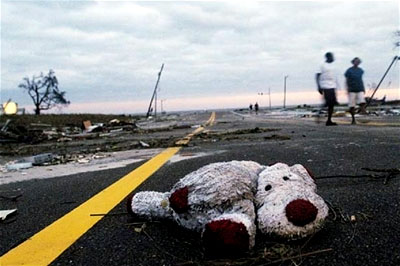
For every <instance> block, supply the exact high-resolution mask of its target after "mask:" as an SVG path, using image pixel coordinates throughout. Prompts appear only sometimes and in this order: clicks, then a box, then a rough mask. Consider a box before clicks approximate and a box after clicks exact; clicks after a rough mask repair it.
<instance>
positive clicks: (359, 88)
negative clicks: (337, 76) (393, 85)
mask: <svg viewBox="0 0 400 266" xmlns="http://www.w3.org/2000/svg"><path fill="white" fill-rule="evenodd" d="M351 63H352V64H353V66H352V67H350V68H349V69H347V71H346V72H345V73H344V76H345V77H346V86H347V91H348V93H349V107H350V113H351V124H352V125H355V124H356V119H355V116H354V115H355V109H356V105H357V104H359V105H360V111H361V112H363V111H364V109H365V108H364V107H365V99H364V94H365V88H364V82H363V80H362V76H363V74H364V70H362V68H360V67H359V65H360V64H361V60H360V58H358V57H355V58H354V59H353V60H351Z"/></svg>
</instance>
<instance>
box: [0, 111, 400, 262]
mask: <svg viewBox="0 0 400 266" xmlns="http://www.w3.org/2000/svg"><path fill="white" fill-rule="evenodd" d="M201 118H202V119H203V117H201ZM200 122H202V121H200ZM255 127H259V128H269V129H275V131H269V132H262V133H249V134H221V133H223V132H227V131H229V130H238V129H246V128H247V129H248V128H250V129H252V128H255ZM210 130H211V132H210V134H208V135H206V134H203V135H201V136H199V137H197V138H194V139H193V140H192V141H191V142H190V144H189V146H188V147H185V148H183V149H182V150H181V151H180V153H186V154H188V153H198V152H207V153H210V154H211V155H208V156H204V157H198V158H193V159H187V160H182V161H178V162H175V163H167V164H166V165H164V166H163V167H162V168H161V169H160V170H159V171H157V172H156V173H155V174H154V175H153V176H151V177H150V178H149V179H147V180H146V181H145V182H144V183H143V184H142V185H141V186H140V187H139V188H138V189H137V190H136V191H141V190H156V191H168V190H170V188H171V187H172V185H173V184H174V183H175V182H177V181H178V180H179V179H180V178H181V177H183V176H184V175H185V174H187V173H189V172H191V171H194V170H196V169H198V168H199V167H201V166H203V165H206V164H209V163H212V162H217V161H229V160H254V161H257V162H259V163H262V164H270V163H273V162H277V161H281V162H285V163H288V164H295V163H301V164H303V165H305V166H307V167H308V168H310V169H311V170H312V172H313V173H314V175H315V176H316V179H317V185H318V193H319V194H320V195H321V196H322V197H323V198H324V199H325V200H326V201H327V202H328V203H329V205H330V206H331V207H332V210H333V211H331V213H330V216H329V219H328V221H327V223H326V225H325V227H324V229H323V230H321V231H320V232H318V233H317V234H316V235H314V236H313V237H312V238H306V239H303V240H300V241H286V240H282V239H274V238H270V237H267V236H261V235H258V236H257V240H256V242H257V243H256V247H255V248H254V250H253V251H252V252H250V253H249V254H245V256H244V257H240V258H215V257H209V256H208V255H207V254H205V252H204V250H203V247H202V243H201V239H200V236H199V235H198V234H197V233H194V232H190V231H187V230H184V229H182V228H180V227H178V226H177V225H175V224H173V223H172V222H167V221H153V222H147V223H145V228H144V229H143V227H141V226H142V224H141V223H140V221H135V220H132V219H130V218H129V216H128V215H126V214H125V212H126V203H125V201H123V202H121V203H120V204H119V205H118V206H117V207H116V208H115V209H113V210H112V212H111V213H115V214H116V215H111V216H106V217H104V218H103V219H102V220H101V221H100V222H99V223H97V224H96V225H95V226H94V227H93V228H92V229H90V230H89V231H88V232H87V233H86V234H85V235H84V236H83V237H81V238H80V239H79V240H78V241H76V242H75V243H74V244H73V245H72V246H71V247H70V248H69V249H67V250H66V251H65V252H64V253H63V254H62V255H61V256H60V257H58V258H57V259H56V260H55V261H54V262H53V263H52V264H53V265H178V264H181V265H191V264H193V265H196V264H199V265H218V263H222V265H235V264H237V263H243V264H241V265H249V264H251V263H253V265H262V264H267V263H269V262H271V261H274V260H276V259H280V256H281V257H283V258H285V257H294V259H293V260H287V261H285V262H277V263H276V264H277V265H290V264H292V263H293V261H294V262H296V263H297V264H298V263H302V265H400V248H399V247H400V218H399V210H400V178H399V177H400V176H397V177H395V178H392V179H389V180H387V183H386V184H384V178H378V179H372V178H369V177H358V176H359V175H363V174H372V172H368V171H365V170H362V168H365V167H368V168H380V169H390V168H399V166H400V156H399V152H400V138H399V133H400V128H399V127H373V126H361V125H360V126H347V125H341V126H337V127H326V126H325V125H324V124H315V123H313V122H311V121H303V120H299V119H289V118H288V119H282V118H281V119H266V118H265V117H263V116H255V115H253V116H247V115H245V116H239V115H235V114H232V113H221V112H220V113H217V123H216V124H215V125H214V126H213V127H212V128H210ZM140 164H141V163H138V164H133V165H129V166H127V167H124V168H119V169H110V170H105V171H100V172H89V173H84V174H78V175H71V176H65V177H58V178H52V179H46V180H31V181H25V182H18V183H12V184H7V185H1V186H0V191H1V192H2V193H22V194H23V196H22V197H20V198H19V199H18V200H17V201H15V202H14V201H9V200H5V199H1V201H0V203H1V207H2V209H3V208H4V209H8V208H14V207H17V208H18V210H19V213H18V214H17V215H16V216H15V218H14V220H11V222H9V223H2V224H0V254H1V255H2V254H4V253H6V252H7V251H8V250H10V249H12V248H13V247H15V246H17V245H18V244H19V243H21V242H23V241H24V240H26V239H28V238H29V237H30V236H32V235H33V234H34V233H36V232H38V231H40V230H41V229H43V228H44V227H45V226H47V225H49V224H50V223H52V222H53V221H55V220H57V219H58V218H60V217H62V216H63V215H64V214H66V213H68V212H69V211H70V210H72V209H73V208H75V207H76V206H78V205H79V204H81V203H82V202H84V201H86V200H87V199H89V198H90V197H91V196H93V195H94V194H96V193H97V192H99V191H101V190H102V189H104V188H106V187H107V186H109V185H110V184H112V183H113V182H115V181H116V180H118V179H119V178H121V177H122V176H124V175H125V174H127V173H129V172H130V171H132V170H133V169H135V168H136V167H138V166H139V165H140ZM375 174H376V173H375ZM381 174H385V173H381ZM332 176H340V177H332ZM351 215H355V217H356V221H355V222H353V223H352V222H350V221H349V220H348V218H349V217H350V216H351ZM135 228H136V231H135ZM139 229H140V230H139ZM65 230H68V228H65ZM137 231H140V232H137ZM327 249H329V250H327ZM324 250H326V251H325V252H322V251H324ZM318 251H321V253H315V254H314V255H311V256H307V255H308V253H310V252H318ZM299 254H303V257H302V258H299ZM304 254H305V255H304ZM219 265H221V264H219ZM293 265H294V264H293Z"/></svg>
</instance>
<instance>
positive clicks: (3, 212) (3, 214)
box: [0, 209, 17, 221]
mask: <svg viewBox="0 0 400 266" xmlns="http://www.w3.org/2000/svg"><path fill="white" fill-rule="evenodd" d="M16 212H17V209H12V210H0V220H1V221H4V220H5V219H7V217H8V216H9V215H11V214H14V213H16Z"/></svg>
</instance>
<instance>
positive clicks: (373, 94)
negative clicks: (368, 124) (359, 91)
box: [364, 55, 400, 108]
mask: <svg viewBox="0 0 400 266" xmlns="http://www.w3.org/2000/svg"><path fill="white" fill-rule="evenodd" d="M396 60H400V56H397V55H396V56H395V57H394V58H393V60H392V62H391V63H390V65H389V67H388V68H387V69H386V72H385V74H383V77H382V78H381V80H380V81H379V83H378V85H377V86H376V88H375V90H374V92H373V93H372V95H371V97H370V98H369V100H368V101H367V104H366V105H365V107H364V108H367V107H368V105H369V104H370V103H371V101H372V99H373V98H374V96H375V93H376V91H377V90H378V88H379V86H380V85H381V84H382V82H383V80H384V79H385V77H386V75H387V73H388V72H389V70H390V68H392V66H393V64H394V62H396Z"/></svg>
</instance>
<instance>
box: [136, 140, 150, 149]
mask: <svg viewBox="0 0 400 266" xmlns="http://www.w3.org/2000/svg"><path fill="white" fill-rule="evenodd" d="M139 143H140V145H141V146H142V147H145V148H148V147H150V145H149V144H147V143H146V142H144V141H139Z"/></svg>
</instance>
